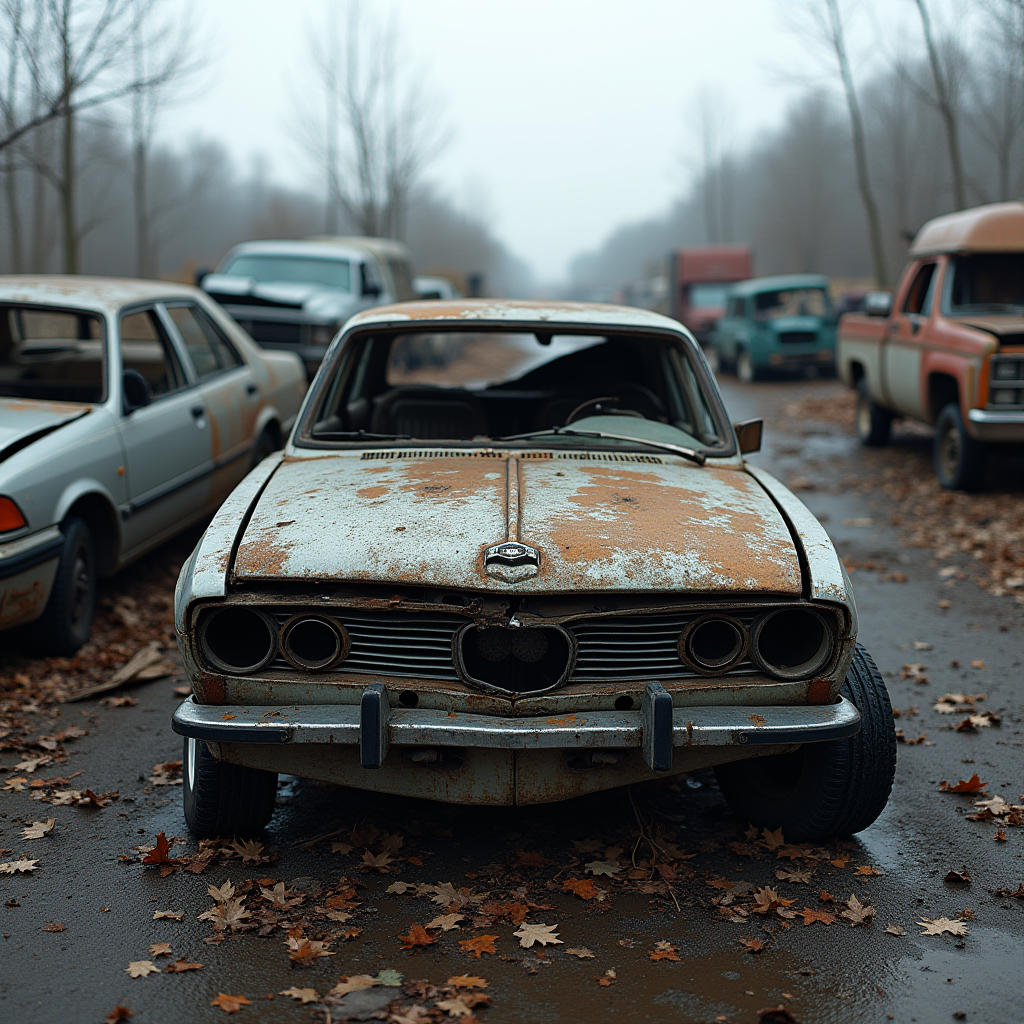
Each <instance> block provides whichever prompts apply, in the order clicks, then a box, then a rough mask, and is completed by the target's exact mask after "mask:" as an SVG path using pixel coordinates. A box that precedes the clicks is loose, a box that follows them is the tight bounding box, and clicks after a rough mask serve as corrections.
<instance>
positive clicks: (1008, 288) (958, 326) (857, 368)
mask: <svg viewBox="0 0 1024 1024" xmlns="http://www.w3.org/2000/svg"><path fill="white" fill-rule="evenodd" d="M894 298H895V302H893V299H894ZM838 366H839V373H840V375H841V376H842V378H843V380H844V381H846V383H847V384H849V385H850V387H852V388H856V389H857V435H858V436H859V437H860V439H861V441H862V442H863V443H864V444H866V445H879V444H885V443H886V442H887V441H888V440H889V433H890V431H891V429H892V423H893V420H894V419H896V418H898V417H900V416H905V417H908V418H909V419H914V420H920V421H921V422H922V423H928V424H931V425H933V426H934V427H935V445H934V461H935V472H936V474H937V475H938V477H939V481H940V482H941V483H942V486H943V487H946V488H949V489H951V490H968V491H970V490H977V489H978V488H980V487H981V486H982V484H983V482H984V477H985V469H986V462H987V457H988V454H989V451H990V450H991V448H992V447H993V446H995V445H1005V444H1018V445H1019V444H1020V443H1021V442H1024V203H1021V202H1012V203H993V204H991V205H988V206H979V207H977V208H976V209H973V210H963V211H961V212H960V213H953V214H949V215H947V216H945V217H937V218H936V219H935V220H931V221H929V222H928V223H927V224H925V226H924V227H923V228H921V230H920V232H918V235H917V237H916V238H915V239H914V242H913V244H912V245H911V247H910V261H909V262H908V263H907V266H906V268H905V270H904V271H903V277H902V279H901V280H900V283H899V284H898V285H897V287H896V291H895V293H894V295H888V294H887V293H875V294H873V295H869V296H868V298H867V302H866V312H865V314H864V315H848V316H845V317H843V319H842V320H841V321H840V325H839V343H838Z"/></svg>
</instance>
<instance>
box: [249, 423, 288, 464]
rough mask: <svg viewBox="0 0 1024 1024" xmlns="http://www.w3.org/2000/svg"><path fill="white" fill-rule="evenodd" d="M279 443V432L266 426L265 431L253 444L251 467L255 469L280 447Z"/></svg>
mask: <svg viewBox="0 0 1024 1024" xmlns="http://www.w3.org/2000/svg"><path fill="white" fill-rule="evenodd" d="M280 447H281V446H280V444H278V440H277V434H276V433H275V432H274V430H273V428H271V427H264V428H263V433H262V434H260V436H259V438H258V439H257V441H256V444H255V445H253V449H252V462H251V463H250V465H249V468H250V469H255V468H256V467H257V466H258V465H259V464H260V463H261V462H262V461H263V460H264V459H265V458H266V457H267V456H268V455H273V454H274V452H276V451H277V449H278V448H280Z"/></svg>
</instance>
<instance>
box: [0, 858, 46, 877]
mask: <svg viewBox="0 0 1024 1024" xmlns="http://www.w3.org/2000/svg"><path fill="white" fill-rule="evenodd" d="M38 863H39V861H38V860H29V859H28V857H21V858H19V859H18V860H9V861H7V862H6V863H4V864H0V875H13V874H14V873H15V872H16V871H18V872H21V873H22V874H25V873H26V872H28V871H35V869H36V865H37V864H38Z"/></svg>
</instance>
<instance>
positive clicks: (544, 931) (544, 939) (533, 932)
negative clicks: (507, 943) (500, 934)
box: [512, 924, 562, 949]
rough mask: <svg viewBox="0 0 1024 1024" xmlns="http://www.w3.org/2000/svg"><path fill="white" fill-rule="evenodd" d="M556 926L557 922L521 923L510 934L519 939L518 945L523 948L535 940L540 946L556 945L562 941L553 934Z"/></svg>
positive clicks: (529, 945) (528, 946) (527, 947)
mask: <svg viewBox="0 0 1024 1024" xmlns="http://www.w3.org/2000/svg"><path fill="white" fill-rule="evenodd" d="M557 927H558V925H557V924H523V925H521V926H520V928H519V930H518V931H515V932H513V933H512V934H513V935H514V936H515V937H516V938H517V939H519V945H520V946H522V947H523V949H529V948H530V947H531V946H532V945H533V944H534V943H535V942H539V943H540V944H541V945H542V946H548V945H551V944H556V945H557V944H560V943H561V942H562V940H561V939H559V938H557V937H556V935H555V929H556V928H557Z"/></svg>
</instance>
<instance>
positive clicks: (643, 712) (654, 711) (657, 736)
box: [640, 680, 673, 772]
mask: <svg viewBox="0 0 1024 1024" xmlns="http://www.w3.org/2000/svg"><path fill="white" fill-rule="evenodd" d="M640 717H641V719H642V721H643V738H642V740H641V746H640V753H641V755H642V756H643V759H644V760H645V761H646V762H647V764H648V766H649V767H650V768H651V769H653V770H654V771H656V772H667V771H668V770H669V769H670V768H671V767H672V724H673V723H672V697H671V695H670V694H669V692H668V690H666V689H665V687H664V686H662V685H661V683H659V682H656V681H654V680H652V681H651V682H649V683H648V684H647V688H646V689H645V690H644V696H643V699H642V701H641V702H640Z"/></svg>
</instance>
